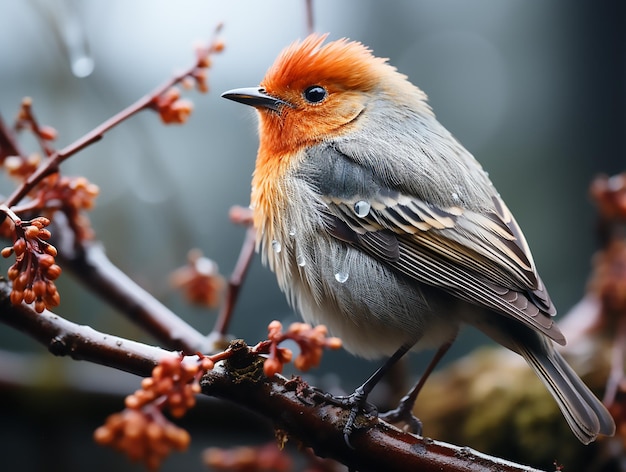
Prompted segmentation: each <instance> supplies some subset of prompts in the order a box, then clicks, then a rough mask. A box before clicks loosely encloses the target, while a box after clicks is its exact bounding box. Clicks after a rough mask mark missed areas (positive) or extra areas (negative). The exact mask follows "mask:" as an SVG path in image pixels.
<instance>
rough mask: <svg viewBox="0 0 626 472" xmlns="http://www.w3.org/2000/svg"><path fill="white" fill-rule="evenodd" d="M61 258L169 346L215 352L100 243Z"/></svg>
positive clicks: (62, 254)
mask: <svg viewBox="0 0 626 472" xmlns="http://www.w3.org/2000/svg"><path fill="white" fill-rule="evenodd" d="M58 259H59V260H60V261H61V262H62V264H63V267H64V268H66V269H68V270H71V271H72V272H73V273H74V274H75V275H76V277H77V278H78V280H80V281H81V282H82V283H83V284H84V285H86V286H87V287H88V288H89V289H90V290H92V291H93V292H94V293H96V294H97V295H98V296H100V297H101V298H102V299H103V300H105V301H106V302H107V303H109V304H110V305H111V306H113V307H115V308H117V309H118V310H119V311H120V312H121V313H122V314H124V315H125V316H126V317H128V318H129V319H130V320H131V321H133V322H134V323H136V324H137V325H138V326H140V327H141V328H143V329H145V330H146V332H148V333H150V334H151V335H152V336H154V337H155V338H156V339H157V340H158V341H159V342H161V343H163V344H164V345H165V346H167V347H169V348H171V349H175V350H181V351H183V352H185V353H187V354H193V353H196V352H204V353H206V352H210V351H212V350H213V341H212V338H211V337H207V336H204V335H203V334H202V333H200V332H199V331H197V330H196V329H195V328H193V327H192V326H191V325H189V324H188V323H186V322H185V321H184V320H183V319H181V318H180V317H179V316H178V315H176V314H175V313H174V312H172V311H171V310H169V309H168V308H167V307H166V306H164V305H163V304H162V303H161V302H159V301H158V300H157V299H156V298H155V297H154V296H153V295H151V294H150V293H148V292H147V291H145V290H144V289H143V288H141V287H140V286H139V285H137V284H136V283H135V282H134V281H133V280H132V279H131V278H130V277H128V276H127V275H126V274H125V273H124V272H122V271H121V270H120V269H119V268H118V267H116V266H115V265H114V264H113V263H112V262H111V261H110V260H109V258H108V257H107V256H106V254H105V252H104V249H103V247H102V246H101V245H100V244H99V243H94V242H91V243H83V244H82V245H81V246H80V248H79V249H78V250H74V251H72V250H71V249H70V250H63V251H60V252H59V255H58Z"/></svg>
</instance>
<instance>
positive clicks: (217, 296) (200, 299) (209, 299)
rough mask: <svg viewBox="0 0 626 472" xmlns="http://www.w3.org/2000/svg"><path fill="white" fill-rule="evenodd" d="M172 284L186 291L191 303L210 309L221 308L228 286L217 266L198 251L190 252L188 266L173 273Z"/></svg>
mask: <svg viewBox="0 0 626 472" xmlns="http://www.w3.org/2000/svg"><path fill="white" fill-rule="evenodd" d="M170 284H171V285H172V286H173V287H174V288H177V289H182V290H184V293H185V296H186V297H187V300H189V301H190V302H191V303H194V304H196V305H200V306H206V307H208V308H215V307H217V306H219V304H220V302H221V300H222V297H223V294H224V288H225V285H226V284H225V282H224V278H223V277H222V276H221V275H220V273H219V269H218V267H217V264H216V263H215V262H214V261H212V260H211V259H209V258H207V257H205V256H203V255H202V252H201V251H200V250H198V249H193V250H191V251H189V254H188V255H187V265H185V266H183V267H181V268H179V269H177V270H176V271H174V272H173V273H172V275H171V276H170Z"/></svg>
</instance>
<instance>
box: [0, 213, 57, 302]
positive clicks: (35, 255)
mask: <svg viewBox="0 0 626 472" xmlns="http://www.w3.org/2000/svg"><path fill="white" fill-rule="evenodd" d="M49 224H50V220H48V219H47V218H44V217H38V218H34V219H32V220H30V221H21V222H16V224H15V241H14V242H13V246H8V247H5V248H4V249H2V251H0V254H2V256H3V257H10V256H11V255H12V254H14V255H15V263H14V264H13V265H12V266H11V267H9V270H8V277H9V280H11V281H12V282H13V288H12V291H11V303H13V304H14V305H18V304H20V303H22V301H24V302H26V303H33V302H34V308H35V311H37V312H38V313H41V312H42V311H43V310H44V309H45V308H52V307H55V306H57V305H58V304H59V302H60V296H59V292H58V291H57V288H56V285H55V284H54V280H56V279H57V278H58V277H59V275H61V268H60V267H59V266H58V265H57V264H56V263H55V257H56V255H57V250H56V248H55V247H54V246H52V245H51V244H50V243H48V242H47V240H48V239H49V238H50V231H48V230H47V229H46V226H48V225H49Z"/></svg>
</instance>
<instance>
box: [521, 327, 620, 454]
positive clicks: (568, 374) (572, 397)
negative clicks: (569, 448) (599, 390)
mask: <svg viewBox="0 0 626 472" xmlns="http://www.w3.org/2000/svg"><path fill="white" fill-rule="evenodd" d="M537 338H539V339H537V341H538V342H537V343H534V342H533V343H529V344H524V345H522V344H519V343H516V347H517V351H518V352H519V353H520V354H521V355H522V357H523V358H524V359H525V360H526V362H528V364H529V365H530V366H531V367H532V369H533V370H534V371H535V373H536V374H537V376H538V377H539V378H540V379H541V381H542V382H543V383H544V385H545V386H546V387H547V388H548V390H549V391H550V393H551V394H552V396H553V397H554V399H555V400H556V402H557V404H558V405H559V408H560V409H561V412H562V413H563V416H565V419H566V420H567V423H568V424H569V426H570V428H571V429H572V432H573V433H574V434H575V435H576V437H577V438H578V439H579V440H580V442H582V443H583V444H589V443H590V442H592V441H594V440H595V439H596V438H597V437H598V435H599V434H604V435H607V436H612V435H613V434H614V433H615V422H614V421H613V418H612V417H611V414H610V413H609V412H608V411H607V409H606V408H605V407H604V405H603V404H602V403H601V402H600V400H598V399H597V398H596V396H595V395H594V394H593V393H592V392H591V390H589V388H588V387H587V386H586V385H585V384H584V383H583V381H582V380H581V379H580V378H579V377H578V375H576V373H575V372H574V370H573V369H572V368H571V367H570V366H569V364H568V363H567V362H566V361H565V359H563V356H561V354H559V353H558V352H557V351H555V350H554V347H553V346H552V344H551V342H550V341H549V340H547V339H544V337H543V336H541V337H539V336H538V337H537Z"/></svg>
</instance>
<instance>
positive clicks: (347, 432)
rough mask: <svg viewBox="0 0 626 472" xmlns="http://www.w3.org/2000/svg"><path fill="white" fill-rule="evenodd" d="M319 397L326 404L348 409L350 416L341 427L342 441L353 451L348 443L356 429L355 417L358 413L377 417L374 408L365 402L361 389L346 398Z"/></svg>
mask: <svg viewBox="0 0 626 472" xmlns="http://www.w3.org/2000/svg"><path fill="white" fill-rule="evenodd" d="M320 395H321V396H322V398H323V399H324V400H325V401H327V402H328V403H331V404H333V405H336V406H340V407H342V408H346V409H347V408H350V415H349V416H348V419H347V421H346V424H345V426H344V427H343V439H344V441H345V443H346V445H347V446H348V447H349V448H350V449H354V446H353V445H352V443H351V442H350V436H351V435H352V433H353V432H354V430H355V429H356V428H355V422H356V419H357V416H358V415H359V413H365V414H368V415H374V416H378V411H377V409H376V407H375V406H374V405H372V404H371V403H368V402H367V394H366V393H365V391H364V390H363V389H362V388H361V387H359V388H357V389H356V390H355V391H354V393H352V394H351V395H346V396H335V395H331V394H329V393H321V392H320Z"/></svg>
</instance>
